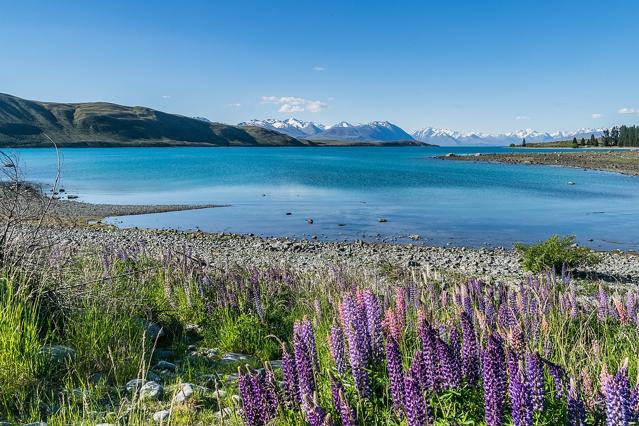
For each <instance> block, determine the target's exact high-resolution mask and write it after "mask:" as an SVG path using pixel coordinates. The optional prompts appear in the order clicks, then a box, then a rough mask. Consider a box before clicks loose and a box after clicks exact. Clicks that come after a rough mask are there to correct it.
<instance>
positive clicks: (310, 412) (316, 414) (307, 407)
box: [302, 395, 327, 426]
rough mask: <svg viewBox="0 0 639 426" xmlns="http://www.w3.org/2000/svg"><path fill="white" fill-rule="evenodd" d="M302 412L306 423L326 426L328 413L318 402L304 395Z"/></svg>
mask: <svg viewBox="0 0 639 426" xmlns="http://www.w3.org/2000/svg"><path fill="white" fill-rule="evenodd" d="M302 411H303V412H304V415H305V417H306V421H307V422H308V423H309V424H310V425H311V426H326V423H325V422H326V418H327V416H326V412H325V411H324V410H323V409H322V407H320V406H319V404H318V403H317V401H316V400H315V399H314V398H313V399H312V398H311V397H310V396H308V395H304V399H303V401H302Z"/></svg>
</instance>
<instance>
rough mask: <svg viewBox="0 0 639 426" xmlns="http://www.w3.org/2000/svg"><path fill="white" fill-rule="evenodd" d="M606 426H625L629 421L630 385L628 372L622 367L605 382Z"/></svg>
mask: <svg viewBox="0 0 639 426" xmlns="http://www.w3.org/2000/svg"><path fill="white" fill-rule="evenodd" d="M605 397H606V425H607V426H613V425H614V426H626V425H628V422H629V420H630V410H629V408H630V407H629V399H630V383H629V381H628V370H627V368H626V367H622V368H620V369H619V371H617V374H615V376H614V377H612V378H610V379H609V380H607V381H606V384H605Z"/></svg>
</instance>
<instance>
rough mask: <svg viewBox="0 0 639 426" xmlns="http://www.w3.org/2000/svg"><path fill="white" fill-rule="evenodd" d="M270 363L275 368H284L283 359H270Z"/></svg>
mask: <svg viewBox="0 0 639 426" xmlns="http://www.w3.org/2000/svg"><path fill="white" fill-rule="evenodd" d="M268 363H269V364H271V368H272V369H273V370H277V369H280V368H282V360H281V359H274V360H273V361H269V362H268Z"/></svg>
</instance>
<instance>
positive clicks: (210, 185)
mask: <svg viewBox="0 0 639 426" xmlns="http://www.w3.org/2000/svg"><path fill="white" fill-rule="evenodd" d="M507 151H509V149H508V148H421V147H397V148H373V147H372V148H363V147H356V148H95V149H93V148H91V149H88V148H87V149H64V150H62V160H63V166H62V184H63V187H64V188H65V189H66V190H67V193H70V194H77V195H78V196H79V197H80V198H79V199H80V200H81V201H87V202H94V203H124V204H149V203H153V204H174V203H212V204H229V205H230V207H225V208H216V209H205V210H194V211H184V212H170V213H161V214H151V215H141V216H129V217H120V218H111V219H109V220H108V221H109V222H110V223H114V224H117V225H118V226H123V227H132V226H137V227H148V228H177V229H201V230H205V231H227V232H240V233H254V234H258V235H265V236H273V235H278V236H292V237H310V236H313V235H316V236H318V238H320V239H334V240H342V239H348V240H353V239H366V240H395V239H396V240H397V241H402V242H409V241H411V240H410V239H408V236H409V235H411V234H418V235H420V236H421V237H422V240H421V242H424V243H426V244H453V245H471V246H480V245H483V244H488V245H504V246H510V245H511V244H512V243H513V242H515V241H525V242H531V241H536V240H539V239H544V238H547V237H548V236H549V235H550V234H552V233H559V234H575V235H577V237H578V239H579V240H580V242H582V243H584V244H587V245H590V246H591V247H596V248H603V249H612V248H620V249H625V250H639V191H638V190H637V189H638V188H639V178H637V177H630V176H623V175H618V174H613V173H606V172H595V171H584V170H580V169H570V168H559V167H546V166H520V165H503V164H484V163H470V162H454V161H441V160H437V159H434V158H432V157H433V156H434V155H442V154H445V153H448V152H455V153H457V154H472V153H476V152H507ZM15 152H17V154H18V156H19V159H20V162H21V164H22V166H23V168H24V170H25V174H26V177H27V178H28V179H30V180H34V181H38V182H42V183H48V182H51V181H52V179H53V176H54V175H55V153H54V151H53V150H48V149H31V150H29V149H24V150H17V151H15ZM568 182H574V185H569V184H568ZM286 213H291V214H290V215H287V214H286ZM382 217H383V218H386V219H387V220H388V222H386V223H379V222H378V219H379V218H382ZM307 218H313V220H314V224H313V225H309V224H307V223H306V219H307ZM589 240H592V241H589Z"/></svg>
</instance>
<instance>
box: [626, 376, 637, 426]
mask: <svg viewBox="0 0 639 426" xmlns="http://www.w3.org/2000/svg"><path fill="white" fill-rule="evenodd" d="M628 414H629V416H630V421H632V422H636V421H637V420H639V384H638V385H637V386H635V387H634V388H633V389H632V391H631V392H630V397H629V398H628Z"/></svg>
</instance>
